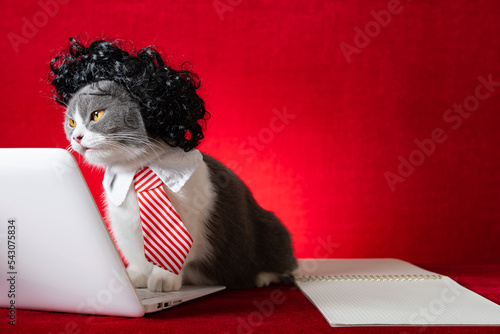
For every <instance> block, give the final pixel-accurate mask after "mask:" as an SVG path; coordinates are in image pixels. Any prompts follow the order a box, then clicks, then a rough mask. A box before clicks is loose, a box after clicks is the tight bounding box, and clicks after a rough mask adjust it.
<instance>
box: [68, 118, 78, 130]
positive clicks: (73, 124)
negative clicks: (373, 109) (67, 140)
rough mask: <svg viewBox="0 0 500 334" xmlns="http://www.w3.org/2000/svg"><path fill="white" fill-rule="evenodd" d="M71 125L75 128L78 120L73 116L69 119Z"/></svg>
mask: <svg viewBox="0 0 500 334" xmlns="http://www.w3.org/2000/svg"><path fill="white" fill-rule="evenodd" d="M69 126H71V127H72V128H74V127H75V126H76V122H75V120H74V119H73V118H70V119H69Z"/></svg>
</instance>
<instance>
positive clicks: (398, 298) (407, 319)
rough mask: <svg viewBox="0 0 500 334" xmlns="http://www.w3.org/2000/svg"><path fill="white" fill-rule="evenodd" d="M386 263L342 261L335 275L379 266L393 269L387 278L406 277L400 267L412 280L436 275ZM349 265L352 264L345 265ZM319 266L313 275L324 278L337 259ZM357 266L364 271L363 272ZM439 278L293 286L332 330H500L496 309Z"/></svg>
mask: <svg viewBox="0 0 500 334" xmlns="http://www.w3.org/2000/svg"><path fill="white" fill-rule="evenodd" d="M387 260H390V261H385V259H380V261H379V259H376V260H359V261H358V259H356V261H355V260H343V261H340V263H341V265H339V267H338V268H336V271H335V272H333V273H334V274H335V275H351V273H350V272H349V271H348V272H346V271H345V270H346V268H347V269H348V268H354V269H356V268H357V269H359V270H357V271H356V270H355V273H354V275H383V273H382V272H380V271H378V267H377V265H378V264H382V265H389V266H388V268H389V269H391V270H392V269H394V270H395V271H388V272H389V274H388V275H406V274H403V273H402V272H399V271H398V270H400V269H401V268H402V267H407V268H408V269H412V271H409V273H410V275H430V274H432V275H434V273H432V272H429V271H426V270H423V269H420V268H418V267H416V266H413V265H411V264H409V263H406V262H404V261H399V260H394V259H387ZM351 261H354V263H348V262H351ZM367 261H368V262H367ZM301 262H302V260H300V261H299V263H300V268H301V270H303V269H304V267H303V266H302V264H303V263H301ZM321 262H322V263H321V265H318V266H317V268H316V272H315V274H318V276H328V274H327V272H326V271H323V270H326V269H328V268H327V267H330V268H331V266H332V264H333V263H336V264H339V261H338V260H331V263H328V262H330V260H326V261H321ZM389 262H390V263H389ZM401 262H403V263H401ZM405 263H406V264H408V265H410V266H406V265H405ZM359 265H366V267H365V269H363V270H361V269H360V268H359ZM396 267H398V268H396ZM412 267H414V268H412ZM403 269H405V268H403ZM329 276H333V275H331V274H330V275H329ZM439 277H440V278H438V279H427V280H419V279H417V280H378V281H377V280H325V281H307V280H306V281H296V285H297V286H298V287H299V288H300V290H301V291H302V292H303V293H304V294H305V295H306V296H307V297H308V298H309V299H310V300H311V302H313V304H315V305H316V307H317V308H318V309H319V310H320V312H321V313H322V314H323V315H324V316H325V318H326V319H327V320H328V321H329V323H330V324H331V325H332V326H369V325H389V326H390V325H393V326H396V325H403V326H405V325H415V326H422V325H500V306H498V305H497V304H495V303H493V302H491V301H489V300H487V299H485V298H483V297H481V296H480V295H478V294H476V293H474V292H472V291H470V290H468V289H466V288H464V287H462V286H460V285H459V284H458V283H456V282H455V281H453V280H452V279H450V278H448V277H444V276H439Z"/></svg>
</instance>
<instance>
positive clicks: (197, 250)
mask: <svg viewBox="0 0 500 334" xmlns="http://www.w3.org/2000/svg"><path fill="white" fill-rule="evenodd" d="M96 110H104V113H103V115H102V118H101V119H99V120H98V121H94V120H92V119H91V114H92V113H93V112H94V111H96ZM70 119H71V120H72V121H74V122H75V123H76V125H75V126H74V127H72V126H70V123H69V120H70ZM75 123H73V124H75ZM65 131H66V135H67V137H68V140H70V142H71V146H72V148H73V149H74V150H75V151H77V152H78V153H80V154H81V155H83V156H84V157H85V159H86V160H87V161H88V162H89V163H91V164H94V165H98V166H102V167H106V168H109V169H111V170H115V171H120V170H121V171H132V170H137V169H139V168H141V167H143V166H145V165H147V164H148V163H149V162H151V161H152V160H154V159H157V158H158V157H160V156H161V157H167V158H168V157H170V156H172V157H175V158H178V157H179V154H180V156H182V154H184V151H183V150H182V149H181V148H179V147H171V146H169V145H167V144H166V143H165V142H164V141H162V140H154V139H152V138H151V137H150V136H149V135H148V133H147V131H146V128H145V125H144V122H143V120H142V117H141V114H140V112H139V106H138V105H137V104H136V103H135V102H134V101H133V100H132V99H131V98H130V96H129V95H128V93H127V92H126V91H125V90H124V89H123V88H122V87H121V86H120V85H118V84H116V83H114V82H112V81H100V82H97V83H93V84H90V85H86V86H85V87H83V88H81V89H80V90H79V91H78V92H76V93H75V94H74V95H73V96H72V98H71V99H70V100H69V103H68V106H67V108H66V121H65ZM163 187H164V190H165V191H166V193H167V195H168V196H169V198H170V200H171V201H172V204H173V206H174V207H175V209H176V210H177V211H178V212H179V215H180V216H181V218H182V219H183V222H184V224H185V225H186V228H187V229H188V231H189V233H190V234H191V236H192V238H193V241H194V242H193V246H192V248H191V250H190V252H189V254H188V256H187V259H186V262H185V264H184V266H183V269H182V271H181V273H180V274H179V275H175V274H173V273H170V272H168V271H166V270H164V269H161V268H159V267H157V266H154V265H153V264H151V263H150V262H148V261H147V260H146V259H145V257H144V246H143V238H142V230H141V225H140V224H141V223H140V217H139V209H138V204H137V195H136V193H135V190H134V188H133V185H131V187H130V189H129V190H128V193H127V197H126V199H125V202H124V203H123V204H122V205H120V206H116V205H114V204H113V202H112V201H109V200H108V205H107V209H108V215H109V219H110V222H111V228H112V232H113V235H114V238H115V240H116V242H117V244H118V247H119V248H120V250H121V251H122V253H123V255H124V257H125V259H126V260H127V261H128V262H129V265H128V268H127V270H128V273H129V276H130V277H131V279H132V281H133V283H134V284H135V286H136V287H148V288H149V289H150V290H155V291H169V290H175V289H179V288H180V286H181V285H182V284H218V285H226V286H227V287H228V288H247V287H252V286H264V285H268V284H269V283H272V282H277V281H279V280H280V278H281V277H282V276H283V275H288V274H290V273H291V272H292V271H293V270H294V269H295V268H296V259H295V257H294V255H293V249H292V242H291V237H290V234H289V233H288V231H287V229H286V228H285V227H284V226H283V225H282V224H281V222H280V221H279V220H278V218H276V216H275V215H274V214H273V213H272V212H270V211H266V210H264V209H263V208H261V207H260V206H259V205H258V204H257V202H256V201H255V199H254V198H253V196H252V194H251V193H250V191H249V189H248V188H247V187H246V185H245V184H244V183H243V182H242V181H241V180H240V179H239V178H238V177H237V176H236V175H235V174H234V173H233V172H232V171H231V170H229V169H228V168H227V167H225V166H224V165H223V164H221V163H220V162H219V161H217V160H215V159H214V158H212V157H210V156H208V155H205V154H203V161H202V163H201V164H200V166H199V167H198V168H197V169H196V171H195V172H194V174H193V175H192V176H191V178H190V179H189V180H188V181H187V182H186V184H184V186H183V187H182V188H181V190H180V191H178V192H177V193H174V192H172V191H171V190H170V189H169V188H168V187H166V186H165V185H164V186H163Z"/></svg>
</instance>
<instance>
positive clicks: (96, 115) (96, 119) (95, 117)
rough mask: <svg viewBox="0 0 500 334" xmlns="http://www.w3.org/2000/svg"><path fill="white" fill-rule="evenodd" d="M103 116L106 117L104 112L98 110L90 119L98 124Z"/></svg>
mask: <svg viewBox="0 0 500 334" xmlns="http://www.w3.org/2000/svg"><path fill="white" fill-rule="evenodd" d="M102 115H104V110H96V111H94V112H92V114H90V119H91V120H93V121H94V122H97V121H98V120H100V119H101V117H102Z"/></svg>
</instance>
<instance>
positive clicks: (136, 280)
mask: <svg viewBox="0 0 500 334" xmlns="http://www.w3.org/2000/svg"><path fill="white" fill-rule="evenodd" d="M127 273H128V276H129V277H130V280H131V281H132V284H134V286H135V287H136V288H145V287H147V286H148V276H147V275H146V274H144V273H142V272H140V271H137V270H134V269H133V268H127Z"/></svg>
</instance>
